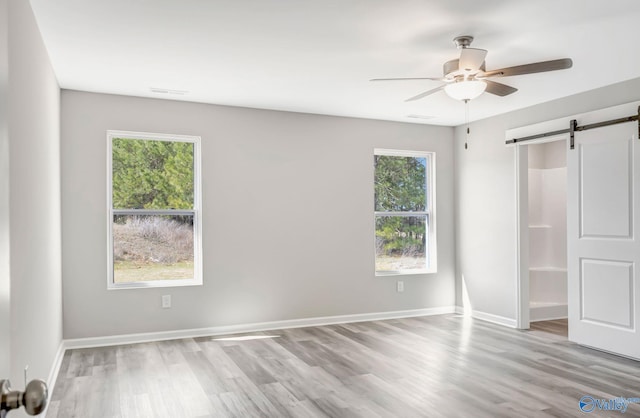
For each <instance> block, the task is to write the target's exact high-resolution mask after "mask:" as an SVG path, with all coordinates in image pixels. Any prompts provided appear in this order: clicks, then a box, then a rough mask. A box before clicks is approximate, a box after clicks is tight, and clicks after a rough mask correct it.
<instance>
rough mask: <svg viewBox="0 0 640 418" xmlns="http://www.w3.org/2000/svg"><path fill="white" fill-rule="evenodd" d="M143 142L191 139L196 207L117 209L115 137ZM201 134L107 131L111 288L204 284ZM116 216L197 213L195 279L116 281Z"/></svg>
mask: <svg viewBox="0 0 640 418" xmlns="http://www.w3.org/2000/svg"><path fill="white" fill-rule="evenodd" d="M114 138H127V139H137V140H142V141H145V140H146V141H167V142H189V143H192V144H193V181H194V185H193V209H153V210H148V209H114V208H113V190H112V187H113V179H112V176H113V165H112V164H113V163H112V160H113V146H112V144H113V139H114ZM200 142H201V138H200V137H199V136H192V135H170V134H156V133H146V132H130V131H116V130H108V131H107V241H108V242H107V266H108V267H107V289H110V290H114V289H139V288H157V287H179V286H200V285H202V199H201V196H202V176H201V171H200V168H201V160H200V155H201V154H200ZM114 215H191V216H193V276H194V277H193V279H174V280H150V281H141V282H131V283H115V282H114V280H113V273H114V272H113V216H114Z"/></svg>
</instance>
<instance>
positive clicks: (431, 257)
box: [373, 148, 438, 277]
mask: <svg viewBox="0 0 640 418" xmlns="http://www.w3.org/2000/svg"><path fill="white" fill-rule="evenodd" d="M373 155H374V157H375V156H376V155H387V156H395V157H419V158H425V159H426V160H427V170H426V177H427V178H426V183H427V184H426V187H427V192H426V196H425V197H426V199H427V207H426V208H425V210H424V211H421V212H380V211H375V210H374V221H373V222H374V226H373V231H374V232H373V233H374V243H373V248H374V259H375V257H376V250H375V218H376V216H426V221H427V226H428V229H429V230H428V241H427V252H428V254H426V256H427V260H428V261H429V265H428V268H426V269H423V270H418V271H415V270H400V271H380V272H379V271H376V272H375V276H376V277H384V276H401V275H407V274H433V273H437V272H438V233H437V227H436V224H437V219H438V218H437V216H436V206H437V205H436V194H437V190H436V171H437V170H436V153H435V152H434V151H410V150H399V149H386V148H374V149H373ZM374 183H375V168H374Z"/></svg>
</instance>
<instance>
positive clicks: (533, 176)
mask: <svg viewBox="0 0 640 418" xmlns="http://www.w3.org/2000/svg"><path fill="white" fill-rule="evenodd" d="M517 156H518V158H517V161H518V183H519V187H518V193H519V196H518V198H519V199H518V200H519V223H520V225H519V230H520V233H519V235H520V237H519V244H520V248H519V257H520V260H519V265H520V272H519V274H520V280H519V285H520V289H519V303H520V307H519V312H520V315H519V321H518V328H522V329H528V328H529V325H530V323H531V322H539V321H548V320H557V319H565V318H567V313H568V309H567V306H568V303H567V302H568V297H567V140H566V138H563V137H556V138H555V140H546V141H540V142H536V143H529V144H519V145H518V146H517Z"/></svg>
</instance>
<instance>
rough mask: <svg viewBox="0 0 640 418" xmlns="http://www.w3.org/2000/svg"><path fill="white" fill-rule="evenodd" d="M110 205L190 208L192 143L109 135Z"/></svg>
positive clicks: (191, 193)
mask: <svg viewBox="0 0 640 418" xmlns="http://www.w3.org/2000/svg"><path fill="white" fill-rule="evenodd" d="M112 168H113V177H112V182H113V184H112V187H113V207H114V208H116V209H193V171H194V170H193V143H191V142H170V141H150V140H140V139H127V138H113V140H112Z"/></svg>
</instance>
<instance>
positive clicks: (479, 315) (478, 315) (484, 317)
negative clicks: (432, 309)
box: [455, 306, 518, 328]
mask: <svg viewBox="0 0 640 418" xmlns="http://www.w3.org/2000/svg"><path fill="white" fill-rule="evenodd" d="M455 313H457V314H459V315H467V312H466V309H465V308H463V307H462V306H456V307H455ZM470 316H471V317H472V318H474V319H479V320H481V321H486V322H491V323H493V324H497V325H502V326H505V327H509V328H517V325H518V323H517V322H516V320H515V319H512V318H507V317H506V316H500V315H494V314H490V313H487V312H481V311H476V310H471V315H470Z"/></svg>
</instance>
